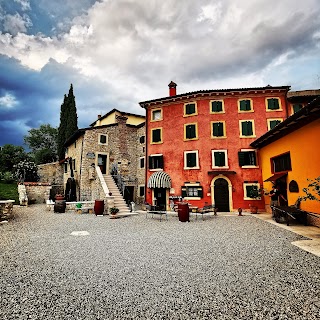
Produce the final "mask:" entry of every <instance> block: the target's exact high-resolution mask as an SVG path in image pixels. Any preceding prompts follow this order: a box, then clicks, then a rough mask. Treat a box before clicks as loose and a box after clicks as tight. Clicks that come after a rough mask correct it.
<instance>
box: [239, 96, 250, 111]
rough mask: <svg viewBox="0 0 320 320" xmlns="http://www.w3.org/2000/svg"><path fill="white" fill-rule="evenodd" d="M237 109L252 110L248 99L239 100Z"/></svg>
mask: <svg viewBox="0 0 320 320" xmlns="http://www.w3.org/2000/svg"><path fill="white" fill-rule="evenodd" d="M239 111H240V112H245V111H253V109H252V102H251V100H250V99H246V100H239Z"/></svg>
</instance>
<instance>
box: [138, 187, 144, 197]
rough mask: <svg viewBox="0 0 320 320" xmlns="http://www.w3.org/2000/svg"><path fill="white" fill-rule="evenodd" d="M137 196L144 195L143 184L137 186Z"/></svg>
mask: <svg viewBox="0 0 320 320" xmlns="http://www.w3.org/2000/svg"><path fill="white" fill-rule="evenodd" d="M139 197H144V186H140V187H139Z"/></svg>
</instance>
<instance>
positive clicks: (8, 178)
mask: <svg viewBox="0 0 320 320" xmlns="http://www.w3.org/2000/svg"><path fill="white" fill-rule="evenodd" d="M0 180H1V181H2V182H3V183H13V182H14V180H15V179H14V176H13V174H12V173H11V172H9V171H6V172H0Z"/></svg>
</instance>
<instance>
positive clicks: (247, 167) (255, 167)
mask: <svg viewBox="0 0 320 320" xmlns="http://www.w3.org/2000/svg"><path fill="white" fill-rule="evenodd" d="M241 168H242V169H259V166H241Z"/></svg>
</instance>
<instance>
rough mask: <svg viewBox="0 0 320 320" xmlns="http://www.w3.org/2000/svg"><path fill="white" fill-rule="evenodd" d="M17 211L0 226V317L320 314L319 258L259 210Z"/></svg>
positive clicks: (308, 316)
mask: <svg viewBox="0 0 320 320" xmlns="http://www.w3.org/2000/svg"><path fill="white" fill-rule="evenodd" d="M15 212H16V219H15V220H14V221H12V222H9V223H7V224H4V225H0V235H1V238H0V239H1V242H0V270H1V278H0V297H1V306H0V319H3V320H4V319H24V320H26V319H59V320H62V319H63V320H66V319H84V320H87V319H88V320H89V319H157V320H158V319H308V320H311V319H320V297H319V288H320V272H319V269H320V268H319V266H320V258H319V257H317V256H314V255H312V254H310V253H307V252H305V251H302V250H301V249H299V248H297V247H295V246H293V245H291V244H290V243H291V242H292V241H296V240H301V239H303V238H302V237H301V236H298V235H296V234H294V233H291V232H289V231H286V230H284V229H282V228H278V227H276V226H274V225H272V224H269V223H267V222H264V221H262V220H260V219H256V218H254V217H252V216H244V217H238V216H236V215H235V216H218V217H209V218H207V219H205V221H202V220H198V221H194V220H192V221H191V222H190V223H182V222H179V221H178V219H177V217H174V216H169V220H168V221H162V222H160V221H159V220H158V219H157V218H154V219H151V218H148V219H146V217H145V215H144V214H140V215H139V216H132V217H128V218H123V219H115V220H111V219H108V217H107V216H104V217H96V216H95V215H92V214H82V215H78V214H75V213H65V214H56V213H53V212H52V211H51V212H50V211H46V210H45V206H44V205H33V206H31V207H29V208H21V207H15ZM74 231H87V232H88V233H89V235H78V236H75V235H71V233H72V232H74Z"/></svg>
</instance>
